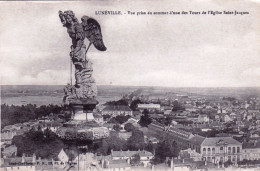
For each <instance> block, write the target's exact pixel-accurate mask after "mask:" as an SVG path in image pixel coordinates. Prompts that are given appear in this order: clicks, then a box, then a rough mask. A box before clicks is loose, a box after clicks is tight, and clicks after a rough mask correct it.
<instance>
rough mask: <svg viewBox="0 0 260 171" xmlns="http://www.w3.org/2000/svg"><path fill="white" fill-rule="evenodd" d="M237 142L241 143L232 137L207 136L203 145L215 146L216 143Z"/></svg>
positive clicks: (237, 143) (236, 143)
mask: <svg viewBox="0 0 260 171" xmlns="http://www.w3.org/2000/svg"><path fill="white" fill-rule="evenodd" d="M222 143H223V144H235V145H240V144H241V143H240V142H239V141H237V140H235V139H234V138H232V137H212V138H205V140H204V141H203V142H202V144H201V145H203V146H215V145H216V144H222Z"/></svg>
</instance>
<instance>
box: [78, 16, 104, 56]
mask: <svg viewBox="0 0 260 171" xmlns="http://www.w3.org/2000/svg"><path fill="white" fill-rule="evenodd" d="M81 20H82V26H83V30H84V33H85V36H86V38H87V39H88V40H89V42H90V43H93V44H94V46H95V48H96V49H98V50H100V51H106V50H107V48H106V46H105V45H104V42H103V39H102V33H101V27H100V25H99V23H98V22H97V21H96V20H95V19H93V18H89V17H87V16H83V17H82V18H81Z"/></svg>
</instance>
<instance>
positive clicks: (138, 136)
mask: <svg viewBox="0 0 260 171" xmlns="http://www.w3.org/2000/svg"><path fill="white" fill-rule="evenodd" d="M127 145H128V149H130V150H140V149H144V146H145V142H144V134H143V132H142V131H140V130H138V129H135V130H133V132H132V136H131V137H130V138H129V139H128V140H127Z"/></svg>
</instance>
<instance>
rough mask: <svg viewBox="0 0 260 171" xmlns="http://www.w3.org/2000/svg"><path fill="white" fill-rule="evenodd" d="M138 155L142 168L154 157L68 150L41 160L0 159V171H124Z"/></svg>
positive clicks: (121, 152) (140, 152)
mask: <svg viewBox="0 0 260 171" xmlns="http://www.w3.org/2000/svg"><path fill="white" fill-rule="evenodd" d="M136 155H138V156H139V157H140V163H139V165H141V166H142V167H147V166H149V165H150V161H151V160H152V159H153V158H154V155H153V154H152V153H150V152H148V151H144V150H142V151H140V150H138V151H129V150H128V151H113V150H111V154H110V155H108V156H97V155H95V154H93V153H85V154H78V155H74V156H71V155H70V153H69V152H68V150H64V149H61V151H60V152H59V154H58V155H57V157H56V158H53V159H41V158H36V155H35V154H34V155H33V156H26V155H23V156H22V157H9V158H2V161H1V170H26V169H28V168H30V169H32V170H55V169H56V170H57V169H58V170H92V171H93V170H101V169H102V170H125V169H126V168H130V167H131V161H132V160H133V159H134V158H135V156H136Z"/></svg>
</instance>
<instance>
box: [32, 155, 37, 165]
mask: <svg viewBox="0 0 260 171" xmlns="http://www.w3.org/2000/svg"><path fill="white" fill-rule="evenodd" d="M32 157H33V158H32V162H33V163H36V155H35V153H33V156H32Z"/></svg>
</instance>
